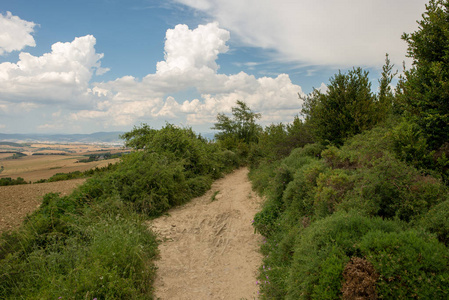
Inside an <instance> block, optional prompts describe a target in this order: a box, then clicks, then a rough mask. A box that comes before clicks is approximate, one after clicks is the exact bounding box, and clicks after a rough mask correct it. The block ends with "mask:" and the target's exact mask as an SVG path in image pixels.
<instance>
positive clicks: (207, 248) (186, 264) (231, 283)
mask: <svg viewBox="0 0 449 300" xmlns="http://www.w3.org/2000/svg"><path fill="white" fill-rule="evenodd" d="M247 174H248V170H247V169H240V170H237V171H235V172H233V173H232V174H229V175H227V176H226V177H224V178H222V179H220V180H217V181H216V182H215V183H214V184H213V186H212V189H211V190H210V191H209V192H208V193H206V194H205V195H204V196H202V197H199V198H196V199H194V200H193V201H191V202H189V203H188V204H186V205H185V206H183V207H179V208H176V209H173V210H171V211H170V212H169V215H168V216H163V217H161V218H158V219H156V220H154V221H152V223H151V228H152V229H153V231H155V232H156V233H157V234H158V235H159V236H160V238H161V239H162V241H163V242H162V243H161V245H160V246H159V249H160V259H159V260H158V261H156V266H157V268H158V273H157V278H156V281H155V295H156V298H158V299H164V300H165V299H195V300H196V299H254V298H257V292H258V288H257V285H256V276H257V269H258V266H260V264H261V260H262V257H261V254H260V253H259V252H258V249H259V246H260V242H261V239H262V238H261V236H260V235H258V234H255V233H254V229H253V227H252V226H251V222H252V219H253V217H254V215H255V213H257V211H258V209H259V208H260V202H261V199H260V198H259V197H257V196H256V195H255V194H254V193H253V192H252V190H251V185H250V182H249V181H248V178H247ZM217 191H219V193H218V194H216V192H217ZM214 195H215V197H214ZM212 199H215V200H214V201H212Z"/></svg>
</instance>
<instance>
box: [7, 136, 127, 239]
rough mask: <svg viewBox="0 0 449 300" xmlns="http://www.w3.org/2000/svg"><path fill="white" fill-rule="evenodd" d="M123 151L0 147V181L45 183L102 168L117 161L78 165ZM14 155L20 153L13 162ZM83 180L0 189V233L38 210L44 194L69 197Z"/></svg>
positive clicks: (92, 147) (67, 146) (88, 147)
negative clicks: (57, 176)
mask: <svg viewBox="0 0 449 300" xmlns="http://www.w3.org/2000/svg"><path fill="white" fill-rule="evenodd" d="M124 151H125V150H124V149H123V148H122V147H113V146H103V145H90V144H89V145H85V144H64V145H63V144H12V145H7V144H6V143H4V144H3V143H0V178H7V177H10V178H13V179H15V178H17V177H22V178H24V179H25V181H26V182H32V183H33V182H36V181H38V180H41V179H48V178H50V177H51V176H53V175H55V174H56V173H69V172H75V171H81V172H83V171H86V170H90V169H93V168H101V167H105V166H107V165H108V164H110V163H115V162H117V161H118V160H119V158H113V159H98V160H94V161H90V162H86V163H83V162H80V161H81V160H86V159H88V158H89V157H90V156H94V157H102V155H104V154H106V153H110V154H112V155H114V154H120V153H123V152H124ZM17 153H23V154H25V156H20V157H18V158H15V159H13V156H14V155H17ZM84 180H85V179H75V180H70V181H59V182H48V183H34V184H25V185H15V186H0V232H2V231H5V230H9V229H11V228H15V227H18V226H19V225H20V224H21V222H22V221H23V219H24V218H25V217H26V215H27V214H30V213H31V212H33V211H34V210H35V209H36V208H38V207H39V205H40V203H41V201H42V197H43V196H44V195H45V194H46V193H50V192H55V193H61V195H67V194H69V193H70V192H71V191H72V190H73V189H74V188H76V187H77V186H78V185H80V184H81V183H82V182H84Z"/></svg>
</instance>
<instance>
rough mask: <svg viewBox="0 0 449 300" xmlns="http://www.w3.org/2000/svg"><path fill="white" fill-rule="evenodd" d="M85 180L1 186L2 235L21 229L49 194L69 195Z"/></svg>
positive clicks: (0, 217)
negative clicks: (26, 219)
mask: <svg viewBox="0 0 449 300" xmlns="http://www.w3.org/2000/svg"><path fill="white" fill-rule="evenodd" d="M84 181H85V179H74V180H67V181H57V182H48V183H37V184H23V185H12V186H0V233H1V232H4V231H6V230H10V229H13V228H16V227H19V226H20V224H22V222H23V220H24V219H25V217H26V216H27V215H28V214H30V213H32V212H33V211H34V210H36V209H37V208H38V207H39V205H40V204H41V203H42V197H43V196H44V195H45V194H47V193H51V192H54V193H61V195H67V194H69V193H70V192H72V191H73V190H74V189H75V188H76V187H77V186H79V185H80V184H81V183H83V182H84Z"/></svg>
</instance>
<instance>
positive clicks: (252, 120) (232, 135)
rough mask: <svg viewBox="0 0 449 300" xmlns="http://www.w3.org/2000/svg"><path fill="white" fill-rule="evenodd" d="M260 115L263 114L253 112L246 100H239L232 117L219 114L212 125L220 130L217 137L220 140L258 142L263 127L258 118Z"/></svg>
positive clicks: (233, 109) (233, 108)
mask: <svg viewBox="0 0 449 300" xmlns="http://www.w3.org/2000/svg"><path fill="white" fill-rule="evenodd" d="M260 117H261V115H260V114H258V113H255V112H253V111H252V110H251V109H250V108H249V106H248V105H247V104H246V103H245V102H243V101H240V100H237V106H234V107H232V117H230V116H227V115H225V114H223V113H219V114H218V115H217V123H215V124H214V127H212V129H215V130H219V132H218V133H216V134H215V138H216V139H217V140H218V141H226V140H233V141H234V142H236V143H238V142H239V141H242V142H244V143H246V144H250V143H257V142H258V140H259V134H260V132H261V130H262V128H261V126H260V125H258V124H257V123H256V120H258V119H260Z"/></svg>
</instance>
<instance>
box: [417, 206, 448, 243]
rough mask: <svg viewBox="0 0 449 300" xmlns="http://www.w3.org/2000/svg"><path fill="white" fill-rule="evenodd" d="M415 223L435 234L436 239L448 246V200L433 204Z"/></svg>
mask: <svg viewBox="0 0 449 300" xmlns="http://www.w3.org/2000/svg"><path fill="white" fill-rule="evenodd" d="M417 225H418V227H422V228H425V229H427V230H428V231H430V232H432V233H434V234H436V236H437V237H438V240H440V241H441V242H442V243H444V244H445V245H446V246H449V200H446V201H444V202H442V203H440V204H438V205H435V206H434V207H433V208H432V209H431V210H429V211H428V212H427V213H426V214H424V215H423V216H422V218H421V219H420V220H419V221H418V222H417Z"/></svg>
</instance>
